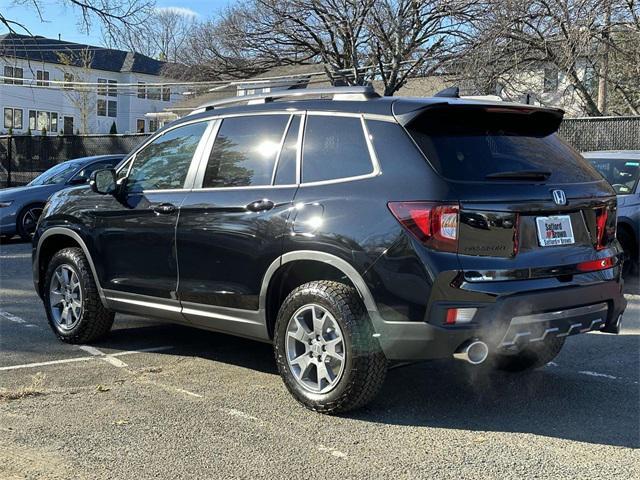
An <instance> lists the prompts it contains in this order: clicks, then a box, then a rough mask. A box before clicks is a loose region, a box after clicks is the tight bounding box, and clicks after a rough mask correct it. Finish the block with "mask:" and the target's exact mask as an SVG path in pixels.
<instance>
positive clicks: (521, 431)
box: [0, 242, 640, 479]
mask: <svg viewBox="0 0 640 480" xmlns="http://www.w3.org/2000/svg"><path fill="white" fill-rule="evenodd" d="M628 290H629V292H630V295H629V297H628V298H629V301H630V302H629V307H628V309H627V312H626V314H625V318H624V329H623V332H622V334H621V335H618V336H613V335H606V334H600V333H593V334H586V335H580V336H577V337H573V338H570V339H569V340H568V342H567V345H566V346H565V348H564V350H563V352H562V353H561V354H560V356H559V357H558V358H557V359H556V360H555V361H554V362H552V363H551V364H549V365H548V366H547V367H545V368H543V369H541V370H539V371H535V372H533V373H530V374H527V375H524V376H513V375H504V374H491V375H489V374H486V373H482V372H479V371H478V370H477V369H476V370H470V369H468V368H465V367H464V366H463V365H461V364H458V363H455V362H453V361H439V362H431V363H421V364H414V365H410V366H405V367H402V368H396V369H394V370H392V371H390V372H389V375H388V377H387V382H386V384H385V386H384V389H383V391H382V393H381V395H380V396H379V397H378V398H377V399H376V400H375V401H374V402H373V403H372V404H370V405H369V406H368V407H367V408H365V409H363V410H360V411H357V412H353V413H349V414H345V415H342V416H338V417H328V416H322V415H319V414H315V413H312V412H309V411H307V410H305V409H304V408H302V407H300V406H299V405H298V404H297V403H296V402H295V401H294V400H293V399H292V397H290V396H289V394H288V393H287V391H286V389H285V387H284V385H283V384H282V382H281V381H280V378H279V377H278V375H277V372H276V368H275V364H274V361H273V357H272V352H271V348H270V346H269V345H266V344H261V343H256V342H251V341H247V340H242V339H237V338H233V337H229V336H225V335H220V334H214V333H208V332H202V331H198V330H194V329H190V328H187V327H178V326H172V325H167V324H159V323H156V322H154V321H150V320H145V319H142V318H138V317H131V316H121V315H118V316H116V324H115V328H114V330H113V332H112V334H111V335H110V336H109V337H108V338H107V339H106V340H104V341H102V342H100V343H98V344H95V345H92V346H91V347H86V346H84V347H82V346H80V347H79V346H72V345H66V344H62V343H61V342H58V341H57V340H56V339H55V337H54V336H53V334H52V333H51V331H50V330H49V327H48V325H47V323H46V318H45V314H44V310H43V307H42V305H41V303H40V301H39V299H38V298H37V296H36V294H35V292H34V291H33V287H32V283H31V272H30V246H29V245H27V244H23V243H7V242H5V243H4V244H2V245H0V479H13V478H42V479H58V478H60V479H63V478H64V479H69V478H91V479H94V478H95V479H102V478H105V479H107V478H109V479H112V478H113V479H115V478H118V479H119V478H140V479H142V478H256V477H267V478H285V477H286V478H309V479H315V478H455V479H459V478H522V477H525V478H530V477H535V478H547V477H549V478H569V477H571V478H591V479H593V478H608V479H609V478H625V479H627V478H640V455H638V448H639V447H640V385H639V380H640V295H638V294H639V293H640V288H639V286H638V284H637V283H635V285H628Z"/></svg>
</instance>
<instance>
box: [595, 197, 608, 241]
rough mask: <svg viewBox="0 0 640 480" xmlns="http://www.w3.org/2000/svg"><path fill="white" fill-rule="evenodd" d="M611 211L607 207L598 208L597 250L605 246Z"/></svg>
mask: <svg viewBox="0 0 640 480" xmlns="http://www.w3.org/2000/svg"><path fill="white" fill-rule="evenodd" d="M608 216H609V211H608V210H607V207H602V208H598V209H597V210H596V250H602V249H603V248H605V246H606V245H605V232H606V231H607V217H608Z"/></svg>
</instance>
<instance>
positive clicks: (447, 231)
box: [389, 202, 460, 252]
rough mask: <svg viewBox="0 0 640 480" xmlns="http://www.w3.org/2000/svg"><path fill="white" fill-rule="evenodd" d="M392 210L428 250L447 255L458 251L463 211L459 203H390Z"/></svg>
mask: <svg viewBox="0 0 640 480" xmlns="http://www.w3.org/2000/svg"><path fill="white" fill-rule="evenodd" d="M389 210H391V213H393V215H394V216H395V217H396V219H397V220H398V221H399V222H400V223H401V224H402V226H404V227H405V228H406V229H407V230H409V231H410V232H411V233H412V234H413V236H414V237H416V238H417V239H418V240H420V241H421V242H422V243H424V244H425V245H426V246H427V247H429V248H433V249H435V250H442V251H445V252H456V251H458V226H459V223H460V220H459V210H460V208H459V207H458V205H457V204H447V205H443V204H441V203H434V202H389Z"/></svg>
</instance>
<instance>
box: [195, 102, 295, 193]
mask: <svg viewBox="0 0 640 480" xmlns="http://www.w3.org/2000/svg"><path fill="white" fill-rule="evenodd" d="M288 121H289V116H288V115H255V116H250V117H232V118H226V119H224V120H223V121H222V125H221V126H220V130H219V131H218V135H217V137H216V140H215V142H214V144H213V148H212V149H211V155H210V156H209V163H208V164H207V169H206V171H205V174H204V180H203V182H202V187H203V188H219V187H246V186H250V185H270V184H271V177H272V175H273V167H274V165H275V161H276V156H277V154H278V151H279V150H280V144H281V142H282V137H283V135H284V130H285V128H286V126H287V122H288Z"/></svg>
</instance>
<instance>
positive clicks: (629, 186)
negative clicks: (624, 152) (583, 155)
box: [588, 158, 640, 194]
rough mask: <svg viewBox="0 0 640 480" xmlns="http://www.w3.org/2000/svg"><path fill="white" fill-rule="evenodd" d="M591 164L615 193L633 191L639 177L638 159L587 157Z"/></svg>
mask: <svg viewBox="0 0 640 480" xmlns="http://www.w3.org/2000/svg"><path fill="white" fill-rule="evenodd" d="M588 160H589V162H591V164H592V165H593V166H594V167H596V169H597V170H598V171H599V172H600V173H601V174H602V176H603V177H604V178H605V179H606V180H607V181H608V182H609V183H610V184H611V186H612V187H613V189H614V190H615V191H616V193H620V194H625V193H633V191H634V190H635V188H636V185H637V184H638V180H639V179H640V160H626V159H624V158H589V159H588Z"/></svg>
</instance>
